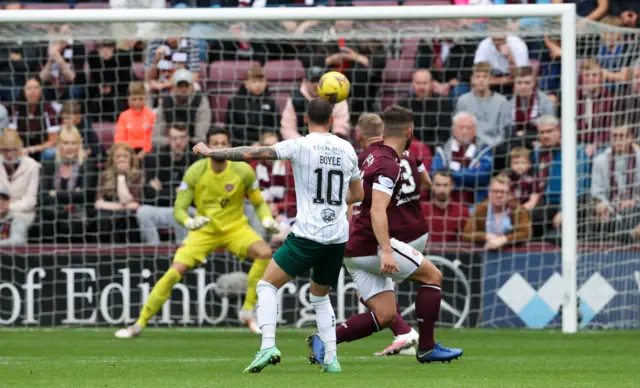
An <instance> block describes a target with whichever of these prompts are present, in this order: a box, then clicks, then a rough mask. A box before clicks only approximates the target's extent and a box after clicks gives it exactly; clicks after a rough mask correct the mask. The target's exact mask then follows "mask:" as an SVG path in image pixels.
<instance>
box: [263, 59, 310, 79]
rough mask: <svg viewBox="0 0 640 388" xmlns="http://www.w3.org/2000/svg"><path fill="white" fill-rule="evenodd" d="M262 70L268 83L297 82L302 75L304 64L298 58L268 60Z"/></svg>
mask: <svg viewBox="0 0 640 388" xmlns="http://www.w3.org/2000/svg"><path fill="white" fill-rule="evenodd" d="M264 72H265V75H266V77H267V81H269V84H271V85H274V84H280V83H286V84H291V83H297V82H299V81H300V80H301V79H302V78H303V77H304V66H303V65H302V62H301V61H300V60H299V59H292V60H284V61H268V62H267V63H266V64H265V65H264Z"/></svg>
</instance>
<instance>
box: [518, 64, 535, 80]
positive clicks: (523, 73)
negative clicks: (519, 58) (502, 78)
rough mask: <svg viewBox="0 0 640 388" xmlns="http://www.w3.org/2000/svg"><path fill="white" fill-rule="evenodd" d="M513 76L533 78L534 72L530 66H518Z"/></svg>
mask: <svg viewBox="0 0 640 388" xmlns="http://www.w3.org/2000/svg"><path fill="white" fill-rule="evenodd" d="M514 76H515V78H520V77H529V76H534V77H535V72H534V71H533V67H531V66H520V67H518V68H517V69H516V71H515V74H514Z"/></svg>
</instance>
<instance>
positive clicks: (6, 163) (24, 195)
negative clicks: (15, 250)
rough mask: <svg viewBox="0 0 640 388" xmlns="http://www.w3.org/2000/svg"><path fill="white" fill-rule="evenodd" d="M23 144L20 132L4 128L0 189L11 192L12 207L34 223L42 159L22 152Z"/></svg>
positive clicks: (0, 137)
mask: <svg viewBox="0 0 640 388" xmlns="http://www.w3.org/2000/svg"><path fill="white" fill-rule="evenodd" d="M23 147H24V144H23V143H22V139H20V136H19V135H18V133H17V132H16V131H14V130H12V129H5V130H4V131H2V135H0V160H1V162H0V189H2V190H6V191H8V192H9V197H10V201H11V203H10V205H9V211H10V212H11V213H12V215H13V217H14V218H19V219H21V220H22V221H24V222H25V223H26V224H27V225H31V224H32V223H33V220H34V218H35V208H36V202H37V195H38V185H39V183H40V163H38V162H36V161H35V160H33V159H32V158H30V157H29V156H24V155H21V151H22V149H23Z"/></svg>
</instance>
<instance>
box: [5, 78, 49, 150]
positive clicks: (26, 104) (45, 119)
mask: <svg viewBox="0 0 640 388" xmlns="http://www.w3.org/2000/svg"><path fill="white" fill-rule="evenodd" d="M57 123H58V117H57V113H56V111H55V109H54V108H53V106H52V105H51V104H49V103H48V102H45V101H44V99H43V96H42V83H41V82H40V80H39V79H38V78H36V77H31V78H28V79H27V81H26V82H25V84H24V88H23V90H22V93H21V96H20V100H19V101H18V102H16V103H15V104H14V106H13V122H12V123H11V126H12V127H13V128H15V129H16V130H17V131H18V133H19V134H20V137H22V139H23V142H24V145H25V148H24V149H23V150H22V155H29V156H31V157H32V158H34V159H36V160H39V159H43V160H50V159H53V158H55V155H56V149H55V145H56V136H57V131H58V129H59V127H57Z"/></svg>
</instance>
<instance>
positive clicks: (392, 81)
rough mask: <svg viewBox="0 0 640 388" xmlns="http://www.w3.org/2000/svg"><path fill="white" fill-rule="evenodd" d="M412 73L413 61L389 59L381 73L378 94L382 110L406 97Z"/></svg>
mask: <svg viewBox="0 0 640 388" xmlns="http://www.w3.org/2000/svg"><path fill="white" fill-rule="evenodd" d="M413 71H414V67H413V59H411V60H409V59H390V60H388V61H387V66H386V67H385V69H384V71H383V72H382V87H381V88H380V91H379V92H378V95H379V96H380V107H381V109H382V110H384V109H385V108H386V107H388V106H390V105H393V104H395V103H396V102H398V101H399V100H401V99H403V98H406V97H407V95H408V94H409V89H410V87H411V78H412V76H413Z"/></svg>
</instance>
